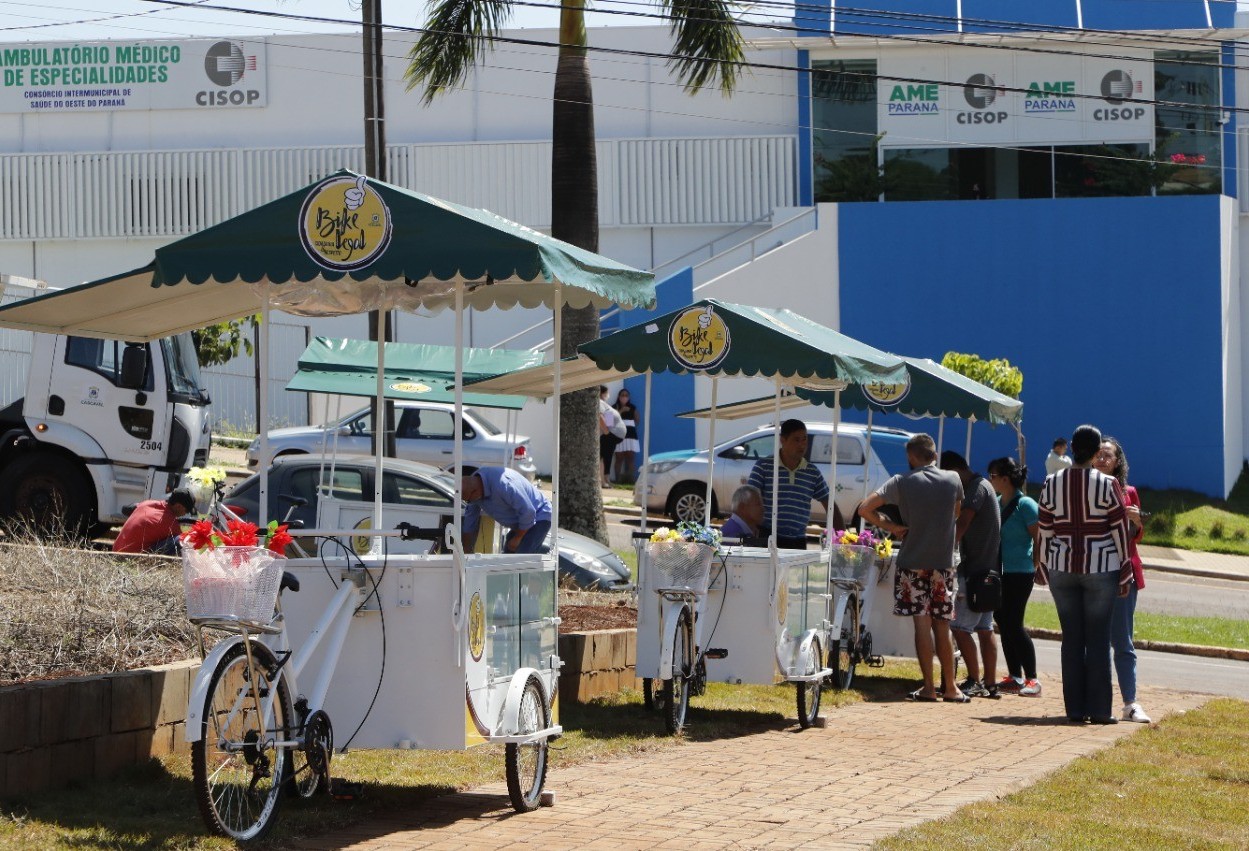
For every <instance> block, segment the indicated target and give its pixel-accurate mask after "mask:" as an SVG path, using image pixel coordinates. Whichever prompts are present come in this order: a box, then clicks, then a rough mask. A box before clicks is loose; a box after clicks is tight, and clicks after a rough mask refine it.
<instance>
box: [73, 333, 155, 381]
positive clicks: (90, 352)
mask: <svg viewBox="0 0 1249 851" xmlns="http://www.w3.org/2000/svg"><path fill="white" fill-rule="evenodd" d="M132 345H134V346H141V345H142V344H141V343H122V342H119V341H118V340H93V339H90V338H88V337H68V338H66V343H65V363H67V364H69V365H70V366H78V367H82V368H83V369H87V370H90V371H91V372H94V373H96V374H97V375H100V376H102V377H103V378H105V379H106V380H108V382H109V383H111V384H113V385H115V386H117V387H120V386H121V359H122V352H123V351H124V349H125V347H126V346H132ZM144 389H146V390H149V391H150V390H151V389H152V370H151V367H150V361H149V368H148V371H147V376H146V381H145V383H144Z"/></svg>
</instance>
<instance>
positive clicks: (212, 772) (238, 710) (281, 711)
mask: <svg viewBox="0 0 1249 851" xmlns="http://www.w3.org/2000/svg"><path fill="white" fill-rule="evenodd" d="M245 640H246V641H247V644H248V645H249V646H250V649H251V654H252V659H253V660H254V663H255V665H254V672H255V677H256V682H255V686H256V689H255V692H258V693H259V695H260V704H261V706H260V707H259V708H258V707H257V706H256V701H255V698H254V694H255V692H254V691H253V688H252V685H253V683H252V672H250V671H249V670H248V665H247V652H246V649H245V647H244V644H243V642H240V643H238V644H236V645H234V646H233V647H231V648H230V649H229V650H228V651H227V652H226V654H225V655H224V656H223V657H222V658H221V661H220V662H219V663H218V664H217V669H216V670H215V671H214V672H213V676H212V680H211V682H210V684H209V687H208V695H207V697H206V698H205V700H204V709H203V713H202V715H201V718H202V719H203V720H202V721H201V723H202V725H203V727H202V729H201V730H200V739H199V741H197V742H193V743H192V744H191V774H192V778H193V780H194V784H195V797H196V800H197V802H198V803H199V808H200V813H201V814H202V815H203V817H204V822H205V823H206V824H207V825H208V828H209V829H210V830H212V831H213V832H214V833H218V834H221V835H223V836H228V837H230V838H231V839H234V840H236V841H239V842H247V841H251V840H256V839H260V838H261V837H262V836H264V835H265V834H266V833H268V832H269V830H270V828H272V827H273V822H274V819H275V817H276V815H277V810H278V803H279V801H280V800H281V789H282V782H283V780H284V779H285V778H286V776H287V773H286V772H287V769H286V761H287V758H288V755H287V752H286V749H285V748H279V747H277V746H276V741H277V740H279V739H283V738H285V737H286V735H287V732H288V730H289V728H290V726H291V709H290V695H289V694H288V693H287V689H286V681H285V680H284V679H282V678H281V677H280V676H277V674H276V671H277V662H276V660H275V659H274V657H273V653H272V652H271V651H270V650H269V648H268V647H266V646H265V645H263V644H261V643H260V642H258V641H252V640H250V639H245ZM275 678H276V679H275ZM274 689H276V693H275V691H274ZM262 713H263V717H261V716H262Z"/></svg>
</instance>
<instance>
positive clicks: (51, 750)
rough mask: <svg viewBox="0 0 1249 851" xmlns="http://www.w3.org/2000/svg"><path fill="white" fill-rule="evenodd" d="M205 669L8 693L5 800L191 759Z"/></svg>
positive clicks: (147, 672)
mask: <svg viewBox="0 0 1249 851" xmlns="http://www.w3.org/2000/svg"><path fill="white" fill-rule="evenodd" d="M198 670H199V662H198V661H191V662H175V663H174V664H171V665H161V666H159V667H155V668H143V669H140V670H137V671H125V672H122V673H118V674H105V675H103V676H98V677H69V678H66V679H61V680H48V681H45V682H34V683H24V684H22V685H16V686H6V687H4V688H0V798H8V797H14V796H17V795H29V794H32V793H36V792H42V791H45V790H47V789H57V788H60V787H62V786H65V785H67V784H69V783H71V782H73V781H76V780H91V779H103V778H107V777H111V776H112V775H114V774H116V773H117V771H119V770H120V769H122V768H125V767H127V766H131V765H137V764H139V763H142V762H145V761H147V760H148V759H150V758H152V757H159V756H165V755H167V754H171V753H175V752H185V751H187V750H188V749H189V745H188V744H187V742H186V741H185V737H184V735H183V721H184V719H185V717H186V704H187V695H188V690H189V689H190V684H191V681H192V679H193V678H194V677H195V673H196V672H197V671H198Z"/></svg>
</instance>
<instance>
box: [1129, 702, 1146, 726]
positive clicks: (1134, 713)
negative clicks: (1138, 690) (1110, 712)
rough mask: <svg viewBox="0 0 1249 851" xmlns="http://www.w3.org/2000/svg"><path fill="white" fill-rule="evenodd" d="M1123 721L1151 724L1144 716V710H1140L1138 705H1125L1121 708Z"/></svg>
mask: <svg viewBox="0 0 1249 851" xmlns="http://www.w3.org/2000/svg"><path fill="white" fill-rule="evenodd" d="M1123 720H1124V721H1135V722H1136V723H1138V724H1149V723H1151V720H1150V717H1149V716H1148V715H1146V714H1145V710H1144V709H1141V705H1140V704H1139V703H1127V704H1124V706H1123Z"/></svg>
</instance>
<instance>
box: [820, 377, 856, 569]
mask: <svg viewBox="0 0 1249 851" xmlns="http://www.w3.org/2000/svg"><path fill="white" fill-rule="evenodd" d="M840 433H841V388H838V389H836V390H834V391H833V460H832V462H831V463H832V468H833V475H832V481H831V482H829V483H828V511H826V512H825V514H827V515H828V516H827V517H825V518H824V525H825V528H826V529H827V531H828V545H829V546H830V547H831V546H832V545H833V526H834V525H835V524H834V523H833V515H834V514H836V513H837V441H838V440H839V439H840V438H839V435H840ZM841 522H842V523H845V524H846V527H847V528H849V526H850V524H849V523H848V522H847V521H846V518H844V517H843V518H841Z"/></svg>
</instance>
